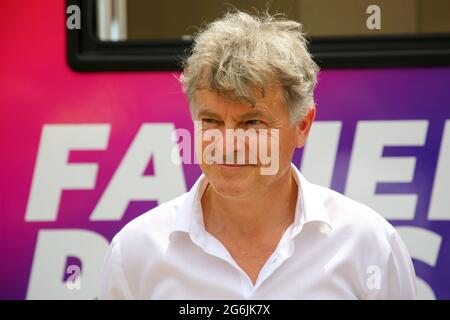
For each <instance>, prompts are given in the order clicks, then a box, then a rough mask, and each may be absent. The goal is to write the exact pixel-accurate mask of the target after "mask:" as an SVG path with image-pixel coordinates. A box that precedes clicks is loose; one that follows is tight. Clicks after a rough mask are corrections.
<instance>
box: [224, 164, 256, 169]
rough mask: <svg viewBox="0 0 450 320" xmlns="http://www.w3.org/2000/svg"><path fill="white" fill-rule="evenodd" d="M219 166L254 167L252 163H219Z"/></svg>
mask: <svg viewBox="0 0 450 320" xmlns="http://www.w3.org/2000/svg"><path fill="white" fill-rule="evenodd" d="M216 165H217V166H219V167H221V168H248V167H254V165H252V164H224V163H223V164H222V163H218V164H216Z"/></svg>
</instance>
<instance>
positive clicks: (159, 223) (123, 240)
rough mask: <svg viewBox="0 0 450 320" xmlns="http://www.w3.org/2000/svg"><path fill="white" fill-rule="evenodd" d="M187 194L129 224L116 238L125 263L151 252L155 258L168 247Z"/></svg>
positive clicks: (114, 241) (116, 243)
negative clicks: (145, 252)
mask: <svg viewBox="0 0 450 320" xmlns="http://www.w3.org/2000/svg"><path fill="white" fill-rule="evenodd" d="M186 195H187V193H185V194H183V195H181V196H179V197H177V198H175V199H172V200H170V201H168V202H165V203H163V204H161V205H159V206H157V207H155V208H153V209H151V210H149V211H147V212H145V213H144V214H142V215H140V216H139V217H137V218H135V219H133V220H132V221H130V222H129V223H127V224H126V225H125V226H124V227H123V228H122V229H121V230H120V231H119V232H118V233H117V234H116V236H115V237H114V239H113V243H114V245H116V246H119V247H120V252H121V255H122V260H123V261H130V260H132V261H133V260H136V259H139V258H142V257H146V256H147V257H148V256H149V255H143V254H142V250H143V249H145V250H149V251H148V252H152V255H153V256H155V255H157V254H158V253H160V252H163V251H164V250H165V248H166V247H167V246H168V243H169V237H170V233H171V230H172V228H173V225H174V223H175V220H176V218H177V216H178V213H179V212H180V209H181V206H182V205H183V203H184V201H185V198H186Z"/></svg>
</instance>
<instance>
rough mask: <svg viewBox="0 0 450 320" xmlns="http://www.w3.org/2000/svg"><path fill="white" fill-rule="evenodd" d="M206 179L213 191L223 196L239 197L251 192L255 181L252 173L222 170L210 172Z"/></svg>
mask: <svg viewBox="0 0 450 320" xmlns="http://www.w3.org/2000/svg"><path fill="white" fill-rule="evenodd" d="M207 176H208V180H209V182H210V183H211V185H212V187H213V189H214V191H215V192H216V193H217V194H219V195H220V196H222V197H224V198H240V197H244V196H245V195H246V194H247V193H249V192H252V190H253V188H254V185H253V183H252V182H255V180H254V178H253V176H252V174H250V175H249V174H244V173H241V174H224V173H223V172H217V171H215V172H210V174H209V175H207Z"/></svg>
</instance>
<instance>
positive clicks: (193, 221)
mask: <svg viewBox="0 0 450 320" xmlns="http://www.w3.org/2000/svg"><path fill="white" fill-rule="evenodd" d="M291 168H292V171H293V176H294V179H295V182H296V183H297V185H299V186H300V187H299V188H298V189H299V190H298V196H297V204H296V209H295V220H294V223H293V225H292V227H293V228H292V230H291V232H292V233H291V237H294V236H295V235H297V234H298V233H299V232H300V231H301V229H302V227H303V225H304V224H306V223H310V222H321V223H323V224H321V225H323V226H326V227H327V228H328V231H331V230H332V229H333V227H332V223H331V220H330V218H329V215H328V212H327V210H326V208H325V206H324V203H323V200H322V197H321V194H320V193H319V192H318V190H317V187H316V186H315V185H314V184H312V183H311V182H309V181H308V180H307V179H306V178H305V177H304V176H303V175H302V174H301V173H300V171H299V170H298V169H297V167H295V166H294V165H293V164H291ZM207 185H208V181H207V179H206V177H205V175H204V174H202V175H201V176H200V177H199V178H198V179H197V181H196V182H195V184H194V185H193V186H192V188H191V189H190V191H189V192H188V193H187V194H186V197H185V198H184V201H183V203H182V205H181V208H180V211H179V212H178V214H177V216H176V218H175V223H174V225H173V227H172V230H171V235H172V233H173V232H175V231H182V232H186V233H189V235H190V237H191V239H192V240H193V241H194V242H195V243H197V244H199V245H203V244H204V242H205V240H206V232H205V227H204V223H203V211H202V206H201V198H202V196H203V192H204V191H205V189H206V187H207ZM325 230H326V229H325ZM321 231H324V229H321Z"/></svg>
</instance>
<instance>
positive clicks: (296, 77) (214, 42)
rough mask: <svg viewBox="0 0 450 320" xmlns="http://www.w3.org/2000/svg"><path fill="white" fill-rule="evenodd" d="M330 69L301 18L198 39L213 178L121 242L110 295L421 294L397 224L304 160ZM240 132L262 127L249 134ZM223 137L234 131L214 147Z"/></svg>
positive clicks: (200, 114)
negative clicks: (300, 154) (309, 42)
mask: <svg viewBox="0 0 450 320" xmlns="http://www.w3.org/2000/svg"><path fill="white" fill-rule="evenodd" d="M317 72H318V68H317V66H316V64H315V63H314V61H313V60H312V58H311V56H310V54H309V52H308V50H307V46H306V41H305V39H304V37H303V34H302V32H301V25H300V24H299V23H297V22H294V21H289V20H285V19H282V18H276V17H273V16H270V15H268V14H266V15H264V16H261V17H255V16H251V15H248V14H246V13H242V12H239V11H237V12H234V13H228V14H226V15H225V16H224V17H223V18H221V19H219V20H217V21H215V22H213V23H212V24H210V25H209V26H208V27H207V28H206V29H205V30H204V31H202V32H201V33H200V34H199V35H198V36H197V37H196V38H195V43H194V48H193V51H192V54H191V55H190V57H188V58H187V60H186V61H185V65H184V71H183V74H182V75H181V81H182V84H183V87H184V90H185V93H186V94H187V97H188V100H189V103H190V108H191V113H192V117H193V120H194V121H195V122H196V134H197V135H200V140H199V144H197V145H196V147H197V150H199V149H200V150H202V151H203V152H199V153H197V154H198V156H199V159H200V160H202V161H200V167H201V170H202V172H203V175H202V176H201V177H200V178H199V179H198V180H197V182H196V183H195V185H194V186H193V187H192V188H191V190H190V191H189V192H188V193H186V194H184V195H182V196H180V197H178V198H176V199H174V200H172V201H169V202H167V203H164V204H162V205H160V206H159V207H157V208H155V209H153V210H150V211H149V212H147V213H145V214H143V215H142V216H140V217H138V218H137V219H135V220H134V221H132V222H130V223H129V224H128V225H127V226H125V227H124V228H123V229H122V230H121V231H120V232H119V233H118V234H117V235H116V236H115V237H114V239H113V241H112V244H111V247H110V250H109V252H108V255H107V258H106V262H105V266H104V270H103V278H102V286H101V295H100V298H105V299H411V298H414V297H415V282H414V281H415V274H414V269H413V266H412V263H411V258H410V256H409V254H408V252H407V249H406V247H405V245H404V243H403V242H402V240H401V239H400V237H399V235H398V234H397V232H396V231H395V229H394V228H393V227H392V226H391V225H390V224H389V223H388V222H387V221H386V220H384V219H383V218H382V217H381V216H380V215H379V214H377V213H376V212H374V211H373V210H371V209H370V208H368V207H366V206H364V205H363V204H360V203H357V202H355V201H353V200H351V199H349V198H347V197H345V196H343V195H341V194H339V193H337V192H334V191H332V190H330V189H328V188H325V187H320V186H318V185H314V184H312V183H310V182H308V181H307V180H306V179H305V178H304V177H303V175H302V174H301V173H300V172H299V171H298V170H297V168H295V167H294V166H293V165H292V164H291V160H292V157H293V154H294V151H295V149H296V148H301V147H303V146H304V145H305V142H306V139H307V136H308V133H309V130H310V128H311V124H312V123H313V121H314V118H315V114H316V109H315V105H314V101H313V90H314V87H315V85H316V82H317V81H316V76H317ZM227 130H231V131H235V130H241V131H244V132H250V134H249V135H248V136H247V137H244V139H240V140H239V135H233V136H231V138H230V136H229V135H227V134H225V132H226V131H227ZM212 131H214V132H216V133H217V132H218V133H222V137H221V138H218V139H216V141H215V142H211V143H210V144H212V145H213V146H214V148H215V150H214V152H211V153H209V154H207V153H206V152H204V151H205V150H206V149H207V148H208V146H209V144H208V139H205V138H204V137H205V135H206V134H208V133H211V132H212ZM260 133H262V134H260ZM252 134H253V137H254V136H256V134H258V135H257V139H256V141H257V149H259V150H261V149H264V148H266V149H267V150H268V152H269V153H268V154H270V155H271V156H274V155H275V157H272V158H271V159H270V160H271V161H270V163H269V162H267V161H262V157H261V155H262V153H258V152H257V151H255V149H254V148H251V145H250V142H249V141H250V137H252ZM274 138H275V139H274ZM238 140H239V141H238ZM218 141H221V142H222V144H219V143H218ZM269 141H274V143H269ZM230 150H231V151H230ZM242 152H243V153H247V155H246V156H245V157H244V161H241V162H239V163H238V162H236V157H237V155H238V154H239V153H242ZM250 155H253V156H255V155H256V161H255V157H253V160H254V161H250ZM230 159H232V160H233V161H234V162H233V161H229V160H230ZM241 160H242V158H241ZM274 163H275V170H269V172H265V173H264V172H263V169H267V168H268V167H269V166H273V164H274Z"/></svg>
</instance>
